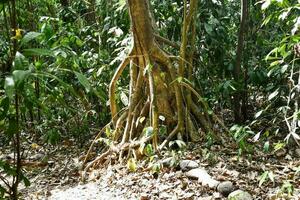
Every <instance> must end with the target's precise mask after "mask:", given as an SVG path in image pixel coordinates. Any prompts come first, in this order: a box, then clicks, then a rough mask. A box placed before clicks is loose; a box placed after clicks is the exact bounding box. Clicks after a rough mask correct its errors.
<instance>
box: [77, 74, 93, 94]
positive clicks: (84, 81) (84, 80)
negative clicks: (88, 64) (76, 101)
mask: <svg viewBox="0 0 300 200" xmlns="http://www.w3.org/2000/svg"><path fill="white" fill-rule="evenodd" d="M74 73H75V75H76V77H77V79H78V81H79V82H80V83H81V85H82V86H83V87H84V88H85V90H86V92H90V91H91V90H92V87H91V85H90V82H89V80H88V79H87V78H86V77H85V76H84V75H83V74H82V73H79V72H74Z"/></svg>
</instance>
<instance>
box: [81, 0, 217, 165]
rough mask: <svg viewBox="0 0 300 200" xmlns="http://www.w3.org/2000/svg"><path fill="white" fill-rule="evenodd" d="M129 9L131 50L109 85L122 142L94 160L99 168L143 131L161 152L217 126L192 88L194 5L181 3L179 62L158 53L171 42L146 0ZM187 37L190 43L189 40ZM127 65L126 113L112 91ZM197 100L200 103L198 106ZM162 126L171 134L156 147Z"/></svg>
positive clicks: (194, 2) (194, 1)
mask: <svg viewBox="0 0 300 200" xmlns="http://www.w3.org/2000/svg"><path fill="white" fill-rule="evenodd" d="M127 6H128V10H129V15H130V20H131V31H132V37H133V46H132V48H131V50H130V52H129V54H128V56H126V57H125V58H124V60H123V61H122V62H121V64H120V65H119V67H118V68H117V70H116V72H115V74H114V76H113V78H112V80H111V82H110V86H109V102H110V110H111V115H112V121H113V124H114V129H115V131H114V134H113V135H114V140H115V141H119V139H120V143H119V146H117V147H118V148H110V150H108V151H107V152H105V153H104V154H102V155H101V156H99V157H98V158H96V159H95V160H94V162H97V163H98V162H99V161H100V160H101V159H103V158H104V156H106V155H108V154H109V152H111V151H115V152H116V151H117V152H121V153H120V156H122V155H123V153H124V151H125V150H128V149H129V148H132V147H136V146H138V144H134V145H132V144H131V145H129V143H130V142H131V141H133V140H134V139H136V138H141V135H142V134H141V133H142V132H143V131H142V130H143V129H145V128H146V129H147V130H148V132H151V133H152V134H151V136H150V137H148V138H147V139H146V140H147V141H149V140H150V139H152V145H153V148H154V149H155V150H161V149H162V148H163V147H164V146H165V145H166V143H167V142H168V141H169V140H170V139H172V138H173V137H174V136H177V137H178V138H179V139H181V138H182V137H183V136H184V137H190V138H191V140H197V137H198V133H197V129H196V126H197V123H200V125H201V127H202V128H203V130H204V131H205V132H206V133H213V130H212V125H211V120H212V119H213V120H216V121H218V122H220V120H218V119H217V117H216V116H215V115H214V114H212V115H211V116H212V117H211V116H210V115H209V109H208V105H207V104H206V102H205V101H204V100H203V99H202V97H201V96H200V95H199V93H197V92H196V90H195V89H194V88H193V84H192V81H193V76H192V72H193V66H192V63H193V51H194V41H195V32H196V30H195V29H196V28H195V22H194V19H195V14H196V8H197V0H191V1H190V2H189V3H188V2H187V1H186V0H185V1H184V19H183V25H182V36H181V45H180V50H179V53H180V56H179V57H176V56H174V55H171V54H170V53H168V52H166V51H165V50H163V49H162V47H161V46H162V43H167V44H173V43H172V42H171V41H168V40H167V39H165V38H162V37H160V36H158V35H157V33H156V31H157V30H156V29H155V23H154V19H153V15H152V14H151V9H150V4H149V1H148V0H128V1H127ZM188 37H189V38H192V39H191V40H188ZM172 46H176V45H172ZM188 46H189V48H188ZM128 65H129V71H130V83H129V103H128V107H127V108H124V109H122V110H121V111H119V110H118V107H117V103H116V86H117V82H118V80H119V78H120V77H121V75H122V72H123V71H124V69H125V68H126V67H127V66H128ZM195 101H197V102H198V101H199V102H200V104H197V103H195ZM160 116H162V117H160ZM174 116H176V117H174ZM161 121H162V122H161ZM220 123H221V122H220ZM161 124H163V125H164V126H166V127H167V130H168V132H169V134H168V136H167V137H166V138H165V140H164V141H163V142H162V143H161V145H160V146H159V145H158V143H159V141H158V140H159V139H158V134H159V126H160V125H161ZM221 124H222V123H221ZM170 130H171V131H170ZM121 134H123V135H122V138H121ZM120 150H121V151H120ZM94 162H91V163H90V164H89V165H88V166H87V168H86V169H88V168H89V167H90V166H91V165H92V164H93V163H94Z"/></svg>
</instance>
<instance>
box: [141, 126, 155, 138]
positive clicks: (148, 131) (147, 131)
mask: <svg viewBox="0 0 300 200" xmlns="http://www.w3.org/2000/svg"><path fill="white" fill-rule="evenodd" d="M143 132H144V134H145V136H147V137H148V136H151V135H152V133H153V127H151V126H149V127H146V128H144V130H143Z"/></svg>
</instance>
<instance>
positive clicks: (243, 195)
mask: <svg viewBox="0 0 300 200" xmlns="http://www.w3.org/2000/svg"><path fill="white" fill-rule="evenodd" d="M228 200H253V198H252V196H251V195H250V194H249V193H248V192H245V191H243V190H236V191H234V192H231V193H230V194H229V195H228Z"/></svg>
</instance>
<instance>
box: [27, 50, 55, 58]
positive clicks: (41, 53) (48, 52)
mask: <svg viewBox="0 0 300 200" xmlns="http://www.w3.org/2000/svg"><path fill="white" fill-rule="evenodd" d="M23 53H24V55H26V56H53V51H51V50H49V49H40V48H33V49H24V50H23Z"/></svg>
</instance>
